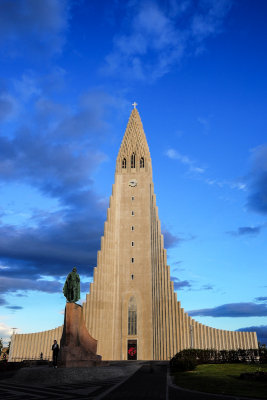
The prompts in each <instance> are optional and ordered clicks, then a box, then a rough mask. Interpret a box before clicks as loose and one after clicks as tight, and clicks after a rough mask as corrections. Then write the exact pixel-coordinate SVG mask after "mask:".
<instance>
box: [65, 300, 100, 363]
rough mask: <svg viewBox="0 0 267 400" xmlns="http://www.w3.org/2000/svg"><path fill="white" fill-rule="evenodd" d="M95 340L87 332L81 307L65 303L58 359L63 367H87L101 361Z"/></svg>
mask: <svg viewBox="0 0 267 400" xmlns="http://www.w3.org/2000/svg"><path fill="white" fill-rule="evenodd" d="M96 351H97V340H95V339H94V338H93V337H92V336H91V335H90V334H89V332H88V330H87V328H86V326H85V322H84V319H83V308H82V306H80V305H79V304H76V303H67V304H66V308H65V318H64V328H63V334H62V338H61V342H60V359H61V364H62V366H65V367H89V366H92V365H97V364H99V363H100V362H101V356H99V355H97V354H96Z"/></svg>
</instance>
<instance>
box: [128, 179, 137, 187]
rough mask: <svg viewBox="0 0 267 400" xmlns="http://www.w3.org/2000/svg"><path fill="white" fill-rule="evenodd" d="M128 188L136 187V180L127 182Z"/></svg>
mask: <svg viewBox="0 0 267 400" xmlns="http://www.w3.org/2000/svg"><path fill="white" fill-rule="evenodd" d="M129 186H131V187H135V186H137V180H136V179H131V180H130V181H129Z"/></svg>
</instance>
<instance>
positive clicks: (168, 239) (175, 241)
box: [162, 229, 183, 249]
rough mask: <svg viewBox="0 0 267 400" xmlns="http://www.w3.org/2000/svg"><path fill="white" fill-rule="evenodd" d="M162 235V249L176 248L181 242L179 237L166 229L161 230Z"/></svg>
mask: <svg viewBox="0 0 267 400" xmlns="http://www.w3.org/2000/svg"><path fill="white" fill-rule="evenodd" d="M162 234H163V236H164V247H165V248H166V249H169V248H171V247H176V246H178V245H179V244H180V242H181V241H182V240H183V239H181V238H180V237H178V236H176V235H173V234H172V233H171V232H170V231H168V230H167V229H163V231H162Z"/></svg>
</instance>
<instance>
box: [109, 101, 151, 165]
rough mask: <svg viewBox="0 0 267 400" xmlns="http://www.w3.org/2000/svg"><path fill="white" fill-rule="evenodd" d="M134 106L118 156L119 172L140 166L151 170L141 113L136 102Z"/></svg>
mask: <svg viewBox="0 0 267 400" xmlns="http://www.w3.org/2000/svg"><path fill="white" fill-rule="evenodd" d="M133 106H134V108H133V110H132V112H131V115H130V118H129V121H128V124H127V127H126V130H125V133H124V136H123V139H122V143H121V147H120V150H119V154H118V157H117V165H116V171H117V172H121V171H122V170H125V172H126V170H127V171H128V172H130V170H131V169H137V170H138V169H139V168H140V169H142V168H145V170H146V171H147V170H148V169H149V170H151V158H150V152H149V147H148V144H147V140H146V135H145V132H144V129H143V124H142V121H141V118H140V115H139V113H138V111H137V109H136V106H137V103H136V102H134V103H133Z"/></svg>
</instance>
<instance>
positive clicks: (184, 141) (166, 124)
mask: <svg viewBox="0 0 267 400" xmlns="http://www.w3.org/2000/svg"><path fill="white" fill-rule="evenodd" d="M266 17H267V4H266V2H265V1H264V0H258V1H257V2H252V1H249V0H243V1H242V2H240V1H237V0H233V1H231V0H184V1H183V0H180V1H178V0H165V1H156V0H154V1H146V0H144V1H135V0H130V1H118V0H117V1H110V0H109V1H104V0H103V1H101V2H97V1H91V2H87V1H82V0H73V1H71V0H46V1H45V2H44V1H43V0H24V1H23V0H2V1H1V2H0V72H1V74H0V272H1V274H0V306H1V308H0V316H1V317H0V321H1V322H0V336H2V337H3V338H8V337H9V334H10V328H13V327H16V328H18V331H17V332H20V333H26V332H35V331H40V330H44V329H51V328H54V327H56V326H58V325H61V324H62V323H63V314H62V312H63V309H64V304H65V298H64V297H63V295H62V294H61V290H62V285H63V282H64V279H65V277H66V275H67V274H68V272H69V271H70V270H71V268H72V267H73V266H74V265H76V266H77V268H78V272H79V273H80V275H81V278H82V282H83V284H82V299H84V298H85V294H86V292H87V291H88V287H89V282H90V281H91V279H92V271H93V267H94V266H95V265H96V254H97V250H99V247H100V237H101V235H102V233H103V226H104V221H105V218H106V210H107V206H108V199H109V196H110V195H111V186H112V184H113V182H114V172H115V161H116V156H117V153H118V150H119V146H120V143H121V140H122V137H123V133H124V130H125V128H126V124H127V121H128V118H129V115H130V112H131V109H132V106H131V104H132V102H133V101H136V102H137V103H138V107H137V108H138V110H139V113H140V115H141V118H142V121H143V125H144V130H145V133H146V136H147V140H148V144H149V147H150V152H151V156H152V165H153V179H154V185H155V192H156V195H157V205H158V206H159V215H160V219H161V222H162V229H163V232H164V235H165V247H166V248H167V252H168V263H169V265H170V266H171V275H172V278H173V280H174V283H175V289H176V290H177V293H178V298H179V300H181V302H182V306H183V307H184V309H185V310H186V311H188V312H189V313H190V315H192V316H194V318H195V319H196V320H198V321H200V322H202V323H205V324H208V325H210V326H212V327H215V328H220V329H233V330H237V329H242V328H245V329H248V330H249V329H252V330H254V329H256V331H257V332H258V336H259V338H260V340H261V341H262V342H265V343H267V320H266V316H267V268H266V267H267V261H266V260H267V249H266V240H267V224H266V222H267V221H266V215H267V113H266V107H267V100H266V98H267V97H266V89H267V77H266V70H267V51H266V47H267V46H266V40H267V26H266Z"/></svg>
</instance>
